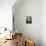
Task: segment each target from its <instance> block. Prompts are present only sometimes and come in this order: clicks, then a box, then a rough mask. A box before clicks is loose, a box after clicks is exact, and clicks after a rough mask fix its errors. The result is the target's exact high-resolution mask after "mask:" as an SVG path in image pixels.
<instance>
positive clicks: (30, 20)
mask: <svg viewBox="0 0 46 46" xmlns="http://www.w3.org/2000/svg"><path fill="white" fill-rule="evenodd" d="M26 24H32V16H26Z"/></svg>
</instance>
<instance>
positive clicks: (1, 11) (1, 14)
mask: <svg viewBox="0 0 46 46" xmlns="http://www.w3.org/2000/svg"><path fill="white" fill-rule="evenodd" d="M15 2H16V0H0V27H7V28H9V29H11V28H12V6H13V4H14V3H15Z"/></svg>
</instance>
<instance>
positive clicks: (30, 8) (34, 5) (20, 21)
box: [14, 0, 41, 46]
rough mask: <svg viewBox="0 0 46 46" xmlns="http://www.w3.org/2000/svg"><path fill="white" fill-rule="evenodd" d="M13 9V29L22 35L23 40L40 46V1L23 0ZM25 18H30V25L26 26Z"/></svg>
mask: <svg viewBox="0 0 46 46" xmlns="http://www.w3.org/2000/svg"><path fill="white" fill-rule="evenodd" d="M15 8H16V7H15ZM15 8H14V10H15V11H14V18H15V28H16V29H17V30H18V32H22V33H23V34H24V38H27V39H32V40H34V41H35V43H36V46H41V45H40V44H41V34H40V33H41V0H23V2H22V3H20V5H18V6H17V8H16V9H15ZM26 16H32V24H26Z"/></svg>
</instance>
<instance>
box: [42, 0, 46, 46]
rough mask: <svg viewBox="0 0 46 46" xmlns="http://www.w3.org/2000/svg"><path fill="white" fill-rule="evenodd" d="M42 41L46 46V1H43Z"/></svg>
mask: <svg viewBox="0 0 46 46" xmlns="http://www.w3.org/2000/svg"><path fill="white" fill-rule="evenodd" d="M41 40H42V46H46V0H42V1H41Z"/></svg>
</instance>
